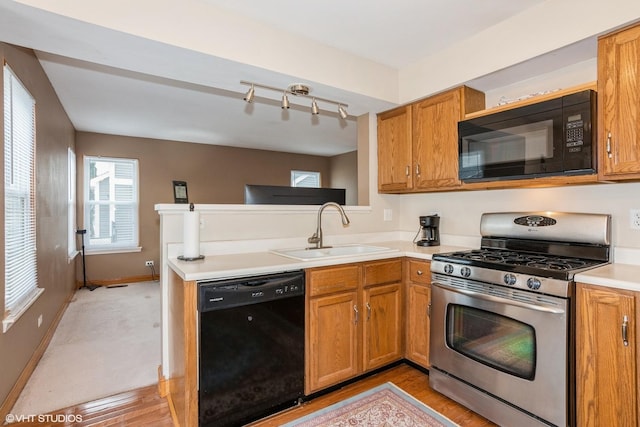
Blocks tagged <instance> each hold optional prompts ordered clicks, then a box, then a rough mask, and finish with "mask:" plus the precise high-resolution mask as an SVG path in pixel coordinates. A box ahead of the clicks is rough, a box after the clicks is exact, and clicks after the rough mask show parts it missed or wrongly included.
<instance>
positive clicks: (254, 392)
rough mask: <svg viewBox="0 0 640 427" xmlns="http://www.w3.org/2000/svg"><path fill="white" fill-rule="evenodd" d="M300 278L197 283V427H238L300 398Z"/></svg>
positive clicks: (301, 275)
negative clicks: (198, 426)
mask: <svg viewBox="0 0 640 427" xmlns="http://www.w3.org/2000/svg"><path fill="white" fill-rule="evenodd" d="M304 284H305V283H304V272H303V271H293V272H286V273H278V274H270V275H261V276H254V277H245V278H239V279H229V280H217V281H202V282H198V307H199V313H198V315H199V341H198V342H199V357H198V408H199V425H200V426H213V425H215V426H241V425H243V424H246V423H249V422H251V421H255V420H257V419H260V418H263V417H265V416H267V415H270V414H273V413H275V412H278V411H280V410H282V409H285V408H287V407H290V406H294V405H296V404H297V403H299V401H300V399H301V398H302V397H303V395H304V317H305V316H304Z"/></svg>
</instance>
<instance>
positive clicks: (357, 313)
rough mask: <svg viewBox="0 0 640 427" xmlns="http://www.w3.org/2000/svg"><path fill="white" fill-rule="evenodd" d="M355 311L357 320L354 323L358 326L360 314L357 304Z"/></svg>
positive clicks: (354, 307)
mask: <svg viewBox="0 0 640 427" xmlns="http://www.w3.org/2000/svg"><path fill="white" fill-rule="evenodd" d="M353 311H355V312H356V318H355V321H354V322H353V323H354V324H356V325H357V324H358V316H359V315H360V312H359V311H358V306H357V305H355V304H354V306H353Z"/></svg>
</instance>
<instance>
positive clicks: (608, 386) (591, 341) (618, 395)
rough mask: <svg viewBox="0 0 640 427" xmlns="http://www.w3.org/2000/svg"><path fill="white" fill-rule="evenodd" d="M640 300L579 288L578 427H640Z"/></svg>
mask: <svg viewBox="0 0 640 427" xmlns="http://www.w3.org/2000/svg"><path fill="white" fill-rule="evenodd" d="M639 298H640V293H637V292H631V291H624V290H618V289H613V288H606V287H599V286H592V285H586V284H582V283H578V284H577V324H576V395H577V399H576V400H577V423H576V425H578V426H581V427H586V426H605V425H606V426H637V425H640V419H639V418H638V416H639V414H640V410H639V409H638V405H639V404H640V402H639V401H638V385H639V384H640V382H639V378H638V376H639V375H640V372H638V349H637V344H638V335H637V333H638V328H637V326H636V325H637V324H638V322H639V321H640V310H638V307H637V304H638V300H639ZM625 338H626V340H625Z"/></svg>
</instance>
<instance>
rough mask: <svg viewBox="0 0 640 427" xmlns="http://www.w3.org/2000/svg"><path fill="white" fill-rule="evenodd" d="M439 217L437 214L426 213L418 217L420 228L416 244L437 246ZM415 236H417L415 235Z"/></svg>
mask: <svg viewBox="0 0 640 427" xmlns="http://www.w3.org/2000/svg"><path fill="white" fill-rule="evenodd" d="M439 227H440V217H439V216H438V215H426V216H421V217H420V230H419V231H418V235H419V236H420V240H418V241H417V242H415V243H416V245H418V246H439V245H440V231H439ZM416 237H417V236H416Z"/></svg>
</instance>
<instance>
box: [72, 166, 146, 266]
mask: <svg viewBox="0 0 640 427" xmlns="http://www.w3.org/2000/svg"><path fill="white" fill-rule="evenodd" d="M94 161H99V162H113V163H131V165H132V166H133V178H132V179H133V182H134V183H133V186H134V189H133V192H132V195H133V200H131V201H117V200H109V201H96V200H90V190H91V177H90V170H91V167H90V164H91V162H94ZM83 169H84V171H83V172H84V173H83V175H84V178H83V187H84V188H83V197H84V200H83V223H84V225H83V228H84V229H86V230H87V233H86V234H85V235H84V238H85V241H84V246H85V251H84V252H85V254H86V255H91V254H110V253H126V252H140V251H141V250H142V248H141V247H140V246H139V242H140V173H139V162H138V159H129V158H121V157H102V156H86V155H85V156H83ZM96 205H109V206H112V205H113V206H114V205H121V206H122V205H125V206H131V207H132V208H133V214H132V218H133V220H134V223H133V225H132V227H133V232H132V235H133V236H132V237H133V239H132V241H131V242H125V243H123V244H122V243H107V244H105V243H101V244H92V243H91V224H90V219H89V218H90V217H91V212H90V210H91V208H92V207H93V206H96Z"/></svg>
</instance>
